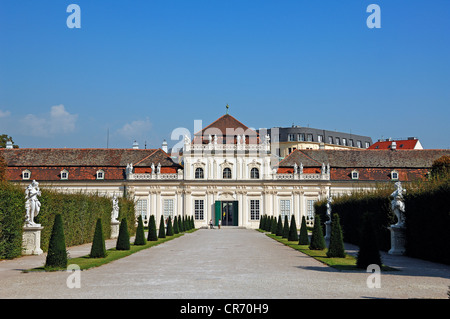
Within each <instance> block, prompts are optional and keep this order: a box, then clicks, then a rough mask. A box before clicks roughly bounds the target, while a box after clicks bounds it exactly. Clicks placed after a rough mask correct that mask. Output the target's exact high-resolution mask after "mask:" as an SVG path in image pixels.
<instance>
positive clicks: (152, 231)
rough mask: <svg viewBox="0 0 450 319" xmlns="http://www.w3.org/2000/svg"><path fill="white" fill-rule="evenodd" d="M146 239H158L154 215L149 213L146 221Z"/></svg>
mask: <svg viewBox="0 0 450 319" xmlns="http://www.w3.org/2000/svg"><path fill="white" fill-rule="evenodd" d="M147 240H148V241H157V240H158V236H157V235H156V221H155V215H151V216H150V220H149V222H148V234H147Z"/></svg>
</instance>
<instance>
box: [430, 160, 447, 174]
mask: <svg viewBox="0 0 450 319" xmlns="http://www.w3.org/2000/svg"><path fill="white" fill-rule="evenodd" d="M430 173H431V177H434V178H438V177H444V178H445V177H448V176H449V174H450V156H446V155H443V156H441V157H439V158H438V159H437V160H435V161H434V162H433V164H432V166H431V172H430Z"/></svg>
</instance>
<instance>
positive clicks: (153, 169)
mask: <svg viewBox="0 0 450 319" xmlns="http://www.w3.org/2000/svg"><path fill="white" fill-rule="evenodd" d="M151 168H152V174H155V164H154V163H152V166H151Z"/></svg>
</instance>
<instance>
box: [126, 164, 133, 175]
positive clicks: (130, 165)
mask: <svg viewBox="0 0 450 319" xmlns="http://www.w3.org/2000/svg"><path fill="white" fill-rule="evenodd" d="M125 173H126V175H127V177H128V176H130V175H131V174H133V164H127V168H126V170H125Z"/></svg>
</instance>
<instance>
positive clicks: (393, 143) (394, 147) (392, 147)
mask: <svg viewBox="0 0 450 319" xmlns="http://www.w3.org/2000/svg"><path fill="white" fill-rule="evenodd" d="M396 149H397V143H396V142H395V141H393V142H392V144H391V150H393V151H395V150H396Z"/></svg>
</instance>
